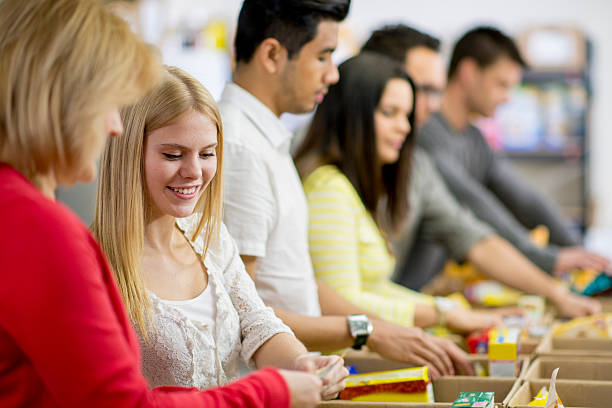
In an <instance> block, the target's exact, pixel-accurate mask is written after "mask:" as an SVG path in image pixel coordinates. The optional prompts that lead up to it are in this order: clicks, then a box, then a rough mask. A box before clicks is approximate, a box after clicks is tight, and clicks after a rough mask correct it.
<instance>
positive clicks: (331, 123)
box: [295, 52, 415, 237]
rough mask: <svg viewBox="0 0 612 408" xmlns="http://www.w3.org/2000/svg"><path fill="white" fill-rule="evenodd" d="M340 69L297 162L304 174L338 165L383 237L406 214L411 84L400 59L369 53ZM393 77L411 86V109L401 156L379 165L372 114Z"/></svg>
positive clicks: (398, 225) (411, 137)
mask: <svg viewBox="0 0 612 408" xmlns="http://www.w3.org/2000/svg"><path fill="white" fill-rule="evenodd" d="M338 71H339V73H340V80H339V82H338V83H337V84H335V85H333V86H331V87H330V88H329V93H328V95H327V96H326V97H325V100H324V101H323V103H321V105H320V106H319V107H318V109H317V111H316V113H315V115H314V118H313V120H312V124H311V126H310V128H309V129H308V132H307V134H306V137H305V139H304V141H303V143H302V145H301V146H300V148H299V149H298V150H297V153H296V157H295V160H296V166H297V168H298V171H299V173H300V176H301V177H302V178H304V177H305V176H307V175H308V174H309V173H310V172H312V171H313V170H314V169H315V168H316V167H318V166H321V165H324V164H334V165H336V166H337V167H338V168H339V169H340V171H342V173H344V175H346V177H347V178H348V179H349V181H350V182H351V184H352V185H353V187H355V189H356V190H357V193H358V194H359V197H360V198H361V200H362V201H363V203H364V205H365V207H366V209H367V210H368V211H369V212H370V213H371V214H372V217H373V218H374V220H375V222H376V224H377V226H378V228H379V229H380V230H381V232H382V233H383V235H384V236H385V237H386V236H388V235H392V234H395V233H397V232H398V231H399V230H400V229H401V226H402V223H404V222H405V219H406V215H407V213H408V187H409V181H410V180H409V178H410V170H411V168H410V167H411V156H412V149H413V145H414V97H415V96H414V95H415V92H414V84H413V82H412V80H411V79H410V77H409V76H408V74H406V72H405V71H404V69H403V67H402V66H401V65H400V64H399V63H397V62H395V61H394V60H392V59H391V58H389V57H386V56H383V55H380V54H375V53H370V52H364V53H361V54H359V55H358V56H356V57H353V58H350V59H348V60H347V61H345V62H344V63H342V64H341V65H340V66H339V67H338ZM394 78H399V79H404V80H406V81H407V82H408V83H409V84H410V87H411V88H412V95H413V100H412V106H413V109H412V111H411V112H410V115H409V117H408V120H409V122H410V124H411V130H410V133H409V134H408V135H407V138H406V141H405V142H404V145H403V146H402V148H401V150H400V154H399V159H398V160H397V161H396V162H395V163H391V164H385V165H383V164H382V163H381V162H380V160H379V158H378V152H377V150H376V131H375V124H374V113H375V111H376V109H377V107H378V105H379V103H380V99H381V98H382V95H383V92H384V90H385V87H386V86H387V83H388V82H389V81H390V80H391V79H394ZM381 207H382V208H381Z"/></svg>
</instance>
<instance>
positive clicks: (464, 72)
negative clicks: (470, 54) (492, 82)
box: [457, 58, 480, 84]
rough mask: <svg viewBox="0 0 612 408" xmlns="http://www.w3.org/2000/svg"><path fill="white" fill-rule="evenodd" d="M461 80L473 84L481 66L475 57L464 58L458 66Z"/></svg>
mask: <svg viewBox="0 0 612 408" xmlns="http://www.w3.org/2000/svg"><path fill="white" fill-rule="evenodd" d="M457 73H458V74H459V75H458V78H459V80H460V81H461V83H464V84H472V83H474V81H475V80H476V77H477V76H478V74H479V73H480V67H479V66H478V64H477V63H476V60H474V59H473V58H464V59H463V60H462V61H461V62H459V66H458V67H457Z"/></svg>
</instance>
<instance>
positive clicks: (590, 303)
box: [550, 285, 601, 317]
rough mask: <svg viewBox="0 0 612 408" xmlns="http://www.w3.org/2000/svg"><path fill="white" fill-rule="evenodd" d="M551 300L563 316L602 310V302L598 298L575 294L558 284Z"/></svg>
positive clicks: (575, 315) (593, 312)
mask: <svg viewBox="0 0 612 408" xmlns="http://www.w3.org/2000/svg"><path fill="white" fill-rule="evenodd" d="M550 300H552V302H553V303H554V304H555V306H557V311H558V313H559V315H561V316H563V317H580V316H588V315H592V314H595V313H599V312H601V303H599V302H598V301H597V300H595V299H592V298H589V297H586V296H579V295H575V294H573V293H571V292H570V291H569V290H567V289H566V288H565V287H563V286H561V285H557V287H556V288H555V291H554V292H553V295H552V296H551V298H550Z"/></svg>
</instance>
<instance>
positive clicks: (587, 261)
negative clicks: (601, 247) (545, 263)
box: [555, 247, 610, 276]
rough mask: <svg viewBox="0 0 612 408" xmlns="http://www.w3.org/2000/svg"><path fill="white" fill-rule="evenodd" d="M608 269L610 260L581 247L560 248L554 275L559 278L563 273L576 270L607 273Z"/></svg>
mask: <svg viewBox="0 0 612 408" xmlns="http://www.w3.org/2000/svg"><path fill="white" fill-rule="evenodd" d="M609 267H610V260H609V259H608V258H605V257H603V256H601V255H597V254H594V253H592V252H589V251H587V250H586V249H584V248H582V247H569V248H562V249H560V250H559V253H558V254H557V264H556V265H555V275H556V276H559V275H560V274H561V273H563V272H568V271H571V270H572V269H576V268H583V269H595V270H597V271H608V268H609ZM607 273H609V272H607Z"/></svg>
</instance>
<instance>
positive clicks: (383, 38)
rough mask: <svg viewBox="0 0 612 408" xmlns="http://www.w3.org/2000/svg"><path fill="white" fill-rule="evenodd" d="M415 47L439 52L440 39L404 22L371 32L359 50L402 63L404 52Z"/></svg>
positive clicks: (404, 56) (404, 57)
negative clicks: (375, 53)
mask: <svg viewBox="0 0 612 408" xmlns="http://www.w3.org/2000/svg"><path fill="white" fill-rule="evenodd" d="M415 47H425V48H428V49H430V50H432V51H435V52H440V40H439V39H437V38H435V37H432V36H430V35H428V34H425V33H422V32H421V31H418V30H415V29H414V28H412V27H408V26H407V25H404V24H397V25H386V26H384V27H382V28H380V29H378V30H376V31H374V32H373V33H372V35H371V36H370V38H369V39H368V40H367V41H366V43H365V44H364V45H363V47H362V48H361V51H372V52H377V53H380V54H384V55H386V56H388V57H391V58H393V59H394V60H396V61H397V62H399V63H401V64H404V63H405V62H406V53H407V52H408V51H410V50H411V49H412V48H415Z"/></svg>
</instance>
